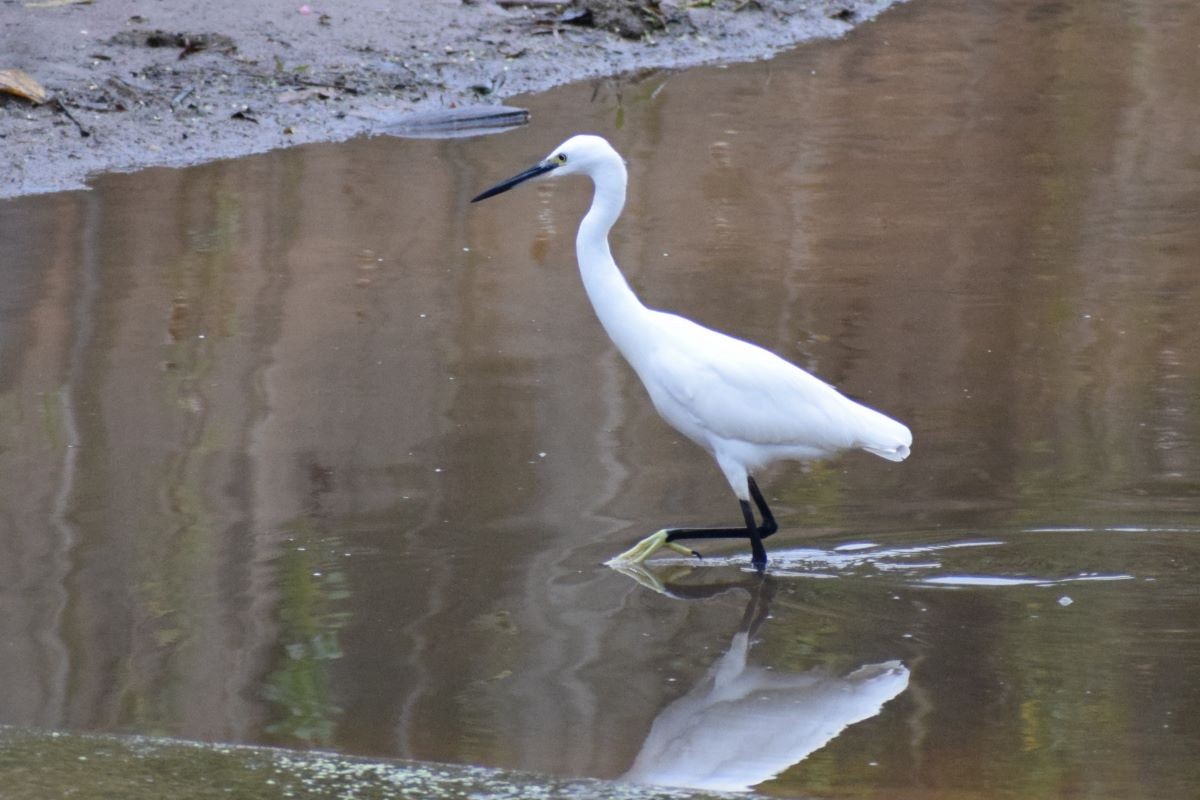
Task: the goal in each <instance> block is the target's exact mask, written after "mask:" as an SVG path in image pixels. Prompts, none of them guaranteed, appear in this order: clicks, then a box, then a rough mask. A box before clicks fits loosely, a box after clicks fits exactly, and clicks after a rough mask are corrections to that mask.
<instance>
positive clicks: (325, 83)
mask: <svg viewBox="0 0 1200 800" xmlns="http://www.w3.org/2000/svg"><path fill="white" fill-rule="evenodd" d="M51 2H54V0H51ZM58 2H62V0H58ZM582 2H584V3H585V4H587V5H590V6H592V7H594V8H595V9H597V13H596V14H595V15H588V16H582V12H581V11H580V9H578V8H575V7H573V6H567V5H565V4H564V5H554V4H552V3H549V2H546V0H527V3H528V4H527V5H522V4H518V3H515V2H512V0H408V2H406V3H404V4H400V5H399V7H394V5H393V4H392V3H390V2H389V0H361V2H358V3H356V4H355V5H354V6H353V7H352V8H350V9H347V10H342V9H340V8H338V9H333V8H331V9H330V10H329V11H324V10H323V7H322V6H321V4H320V3H319V2H318V3H316V4H314V5H308V4H302V3H301V2H295V3H293V2H288V3H287V4H286V5H284V4H280V5H275V6H273V7H266V4H242V3H240V2H238V1H237V0H213V1H212V2H210V3H208V4H188V3H185V2H183V0H158V1H157V2H148V1H147V0H139V1H137V2H130V3H122V4H120V5H121V7H120V8H112V7H111V5H112V4H106V3H91V2H78V0H76V2H73V3H67V4H63V5H50V6H45V5H39V4H37V3H34V4H32V6H31V5H28V4H26V3H25V2H24V0H0V36H2V39H0V44H2V46H0V70H9V69H20V70H23V71H24V72H25V73H27V74H28V75H29V76H30V77H32V78H33V79H34V80H35V81H36V82H37V83H38V84H40V85H41V86H42V87H44V88H45V89H46V91H47V92H48V93H50V94H51V95H52V99H50V100H49V101H48V102H45V103H42V104H39V105H34V104H32V103H30V102H29V101H27V100H25V99H20V98H18V97H15V96H11V95H3V96H2V97H3V99H0V148H3V151H4V153H5V155H6V156H7V158H6V162H7V165H8V169H7V170H6V171H5V172H4V174H3V177H0V199H4V198H10V197H19V196H24V195H32V194H41V193H46V192H56V191H66V190H72V189H81V188H86V181H87V179H88V177H89V176H90V175H93V174H98V173H104V172H131V171H136V170H139V169H143V168H146V167H154V166H168V167H182V166H189V165H194V164H199V163H203V162H207V161H214V160H219V159H225V158H236V157H239V156H244V155H251V154H254V153H262V152H266V151H268V150H273V149H276V148H280V147H289V146H293V145H299V144H308V143H313V142H336V141H343V140H346V139H349V138H352V137H355V136H359V135H364V134H379V133H388V132H389V129H391V128H395V127H397V126H398V125H401V124H403V123H404V121H405V120H406V119H407V118H409V117H410V116H411V115H414V114H420V115H427V114H428V113H429V112H431V111H436V110H440V109H456V108H462V107H464V106H474V105H494V104H497V103H502V102H503V101H504V100H506V99H508V98H511V97H513V96H515V95H519V94H526V93H530V92H538V91H544V90H547V89H550V88H552V87H554V86H559V85H562V84H565V83H571V82H574V81H578V80H587V79H599V78H606V77H613V76H619V75H626V74H632V73H636V72H639V71H644V70H655V69H683V68H686V67H692V66H699V65H701V64H711V63H717V62H725V63H733V62H744V61H753V60H758V59H764V58H769V57H771V56H773V55H775V54H777V53H779V52H781V51H784V50H787V49H790V48H792V47H794V46H796V45H798V44H801V43H803V42H805V41H810V40H814V39H829V38H837V37H840V36H842V35H844V34H845V33H847V32H849V31H850V30H852V29H853V28H854V27H855V26H857V25H859V24H862V23H864V22H868V21H870V20H872V19H874V18H875V17H876V16H878V15H879V14H880V13H881V12H882V11H884V10H886V9H887V8H889V7H890V6H892V5H894V4H895V3H896V2H897V0H810V2H802V1H801V0H758V2H755V1H754V0H751V2H742V0H713V2H712V4H711V5H708V6H697V7H688V4H687V3H685V2H683V0H679V2H668V0H662V1H661V2H659V3H657V4H653V5H655V7H656V8H657V9H658V10H659V11H660V12H661V14H660V16H659V17H658V18H657V21H658V22H660V23H665V25H664V26H663V27H660V28H658V29H654V30H646V31H644V32H643V33H642V35H641V36H640V38H626V37H625V36H622V35H620V34H618V33H616V32H614V31H613V30H608V29H602V28H599V27H596V25H597V24H604V25H606V26H607V27H609V28H613V27H617V25H618V23H615V22H613V21H612V20H611V19H609V18H606V17H604V16H602V15H601V14H600V13H599V12H600V11H601V10H603V9H604V8H606V7H611V9H613V10H619V9H618V7H619V6H621V5H623V2H622V0H582ZM626 33H627V34H629V33H630V32H629V31H628V30H627V31H626ZM392 132H394V131H392Z"/></svg>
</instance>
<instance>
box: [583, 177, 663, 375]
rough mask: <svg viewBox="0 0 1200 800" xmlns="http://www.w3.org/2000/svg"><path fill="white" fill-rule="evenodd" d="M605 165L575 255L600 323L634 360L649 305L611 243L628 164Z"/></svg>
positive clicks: (598, 179) (622, 201)
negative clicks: (619, 263)
mask: <svg viewBox="0 0 1200 800" xmlns="http://www.w3.org/2000/svg"><path fill="white" fill-rule="evenodd" d="M604 166H605V168H604V169H600V170H597V172H596V174H594V175H593V176H592V180H593V182H594V183H595V185H596V192H595V195H594V196H593V197H592V207H591V208H590V209H588V212H587V214H586V215H585V216H584V218H583V221H582V222H581V223H579V234H578V235H577V236H576V237H575V256H576V258H577V259H578V260H579V273H580V275H581V276H582V278H583V286H584V289H585V290H586V291H587V295H588V299H589V300H591V301H592V308H593V309H595V311H596V316H597V317H599V318H600V324H601V325H603V326H604V330H605V331H606V332H607V333H608V336H609V338H610V339H612V340H613V343H614V344H616V346H617V349H618V350H620V351H621V353H622V355H624V356H625V358H626V359H628V360H629V361H631V362H632V361H633V360H634V358H633V356H634V353H635V351H636V349H637V348H636V346H635V345H636V343H637V342H638V341H639V340H641V338H642V337H640V336H639V332H640V331H641V330H642V325H641V324H639V323H643V321H644V320H645V315H646V307H645V306H643V305H642V303H641V301H640V300H638V298H637V295H635V294H634V293H633V290H632V289H630V288H629V284H628V283H627V282H626V280H625V276H624V275H622V274H621V271H620V269H618V268H617V264H616V262H615V261H613V257H612V251H611V250H610V249H609V246H608V231H609V229H610V228H612V226H613V223H615V222H616V221H617V217H619V216H620V215H621V209H622V208H623V207H624V206H625V165H624V164H623V163H622V162H621V161H620V159H619V158H618V159H614V161H613V163H611V164H605V165H604ZM635 366H636V364H635Z"/></svg>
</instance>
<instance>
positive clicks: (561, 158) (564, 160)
mask: <svg viewBox="0 0 1200 800" xmlns="http://www.w3.org/2000/svg"><path fill="white" fill-rule="evenodd" d="M555 158H556V159H557V160H558V163H560V164H565V163H567V154H566V153H559V154H558V155H557V156H555Z"/></svg>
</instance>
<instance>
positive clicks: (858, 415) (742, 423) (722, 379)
mask: <svg viewBox="0 0 1200 800" xmlns="http://www.w3.org/2000/svg"><path fill="white" fill-rule="evenodd" d="M574 174H582V175H587V176H588V177H589V178H591V179H592V183H593V185H594V187H595V194H594V196H593V198H592V205H591V208H590V209H588V212H587V214H586V215H584V217H583V221H582V222H581V223H580V224H579V233H578V235H577V237H576V239H575V255H576V258H577V259H578V261H579V272H580V275H581V276H582V277H583V285H584V288H585V290H586V291H587V295H588V298H589V299H590V300H591V302H592V308H593V309H594V310H595V312H596V316H597V317H599V319H600V323H601V324H602V325H603V326H604V330H605V331H606V332H607V333H608V336H609V338H611V339H612V341H613V344H615V345H616V346H617V349H618V350H620V351H621V354H622V355H623V356H624V357H625V359H626V360H627V361H628V362H629V364H630V366H632V367H633V369H634V371H635V372H636V373H637V374H638V377H639V378H641V380H642V383H643V385H645V387H646V391H648V392H649V393H650V400H651V401H652V402H653V403H654V407H655V409H657V410H658V413H659V414H660V415H662V417H663V419H665V420H666V421H667V422H669V423H670V424H671V425H672V426H674V428H675V429H676V430H678V431H679V432H680V433H682V434H683V435H684V436H686V437H688V438H689V439H691V440H692V441H693V442H695V443H696V444H698V445H700V446H701V447H703V448H704V449H705V450H707V451H708V453H709V454H710V455H711V456H712V457H713V458H715V459H716V461H717V464H718V466H720V468H721V471H722V472H723V473H724V474H725V478H726V480H728V481H729V485H730V486H731V487H733V491H734V494H736V495H737V498H738V502H739V503H740V504H741V507H742V517H743V519H744V522H745V524H744V526H742V527H730V528H669V529H664V530H660V531H658V532H657V533H655V534H653V535H651V536H648V537H646V538H645V539H643V540H642V541H641V542H639V543H638V544H636V545H635V546H634V547H633V548H631V549H630V550H628V551H626V552H624V553H622V554H621V555H619V556H617V557H616V558H615V559H613V562H614V563H640V562H642V561H644V560H645V559H646V558H648V557H649V556H650V555H651V554H652V553H654V552H655V551H656V550H658V549H660V548H662V547H668V548H670V549H672V550H676V551H678V552H681V553H685V554H694V555H697V556H698V555H699V553H696V552H695V551H694V550H690V549H688V548H686V547H683V546H682V545H680V544H678V542H679V541H680V540H689V539H734V538H736V539H749V541H750V548H751V553H752V563H753V565H754V566H755V568H756V569H758V570H760V571H761V570H762V569H763V568H764V567H765V566H766V563H767V553H766V549H765V548H764V547H763V543H762V540H763V539H765V538H767V537H768V536H770V535H771V534H773V533H775V531H776V530H778V524H777V523H776V522H775V517H774V516H773V515H772V514H771V510H770V508H769V507H768V506H767V502H766V500H765V499H764V498H763V496H762V492H761V491H759V488H758V485H757V484H756V483H755V482H754V478H753V473H754V472H755V471H756V470H759V469H761V468H763V467H766V466H767V465H768V464H771V463H773V462H775V461H781V460H800V461H807V460H812V459H818V458H824V457H827V456H831V455H833V454H835V453H838V452H841V451H843V450H850V449H862V450H866V451H867V452H870V453H874V454H875V455H877V456H881V457H883V458H886V459H888V460H890V461H902V460H903V459H905V458H906V457H907V456H908V453H909V446H910V445H911V444H912V433H910V432H909V430H908V428H907V427H905V426H904V425H903V424H901V423H899V422H896V421H895V420H893V419H890V418H889V417H886V416H884V415H883V414H880V413H879V412H878V411H874V410H872V409H869V408H867V407H866V406H863V405H860V404H858V403H856V402H854V401H853V400H850V399H849V398H847V397H845V396H844V395H842V394H840V393H839V392H838V391H837V390H836V389H834V388H833V387H832V386H830V385H829V384H827V383H825V382H824V381H821V380H819V379H818V378H815V377H813V376H812V375H810V374H808V373H807V372H805V371H804V370H802V369H800V368H799V367H797V366H794V365H793V364H790V363H788V362H787V361H784V360H783V359H782V358H780V357H779V356H777V355H775V354H774V353H770V352H768V351H767V350H764V349H762V348H761V347H758V346H756V345H753V344H750V343H748V342H744V341H742V340H740V339H735V338H733V337H731V336H726V335H725V334H722V333H717V332H716V331H712V330H709V329H708V328H704V327H702V326H700V325H697V324H696V323H694V322H692V321H690V320H687V319H684V318H683V317H680V316H677V315H675V314H669V313H666V312H663V311H655V310H653V309H649V308H646V306H644V305H642V303H641V301H640V300H638V298H637V296H636V295H635V294H634V293H633V290H632V289H630V288H629V284H628V283H627V282H626V281H625V277H624V276H623V275H622V274H621V271H620V269H619V268H618V267H617V264H616V262H615V261H614V260H613V257H612V252H611V251H610V250H609V246H608V232H609V230H610V229H611V228H612V226H613V224H614V223H615V222H616V221H617V217H618V216H620V214H621V210H622V209H623V208H624V206H625V185H626V174H625V162H624V161H623V160H622V159H621V156H620V155H619V154H618V153H617V151H616V150H614V149H613V148H612V146H611V145H610V144H609V143H608V142H607V141H605V140H604V139H603V138H601V137H599V136H592V135H579V136H572V137H571V138H570V139H568V140H567V141H565V142H563V143H562V144H561V145H559V146H558V147H557V148H555V149H554V151H553V152H551V153H550V155H549V156H547V157H546V158H545V159H543V160H542V161H539V162H538V163H537V164H535V165H534V166H532V167H530V168H529V169H527V170H525V171H524V172H521V173H520V174H518V175H515V176H513V177H512V178H509V179H508V180H506V181H504V182H503V183H500V184H497V185H496V186H494V187H492V188H491V189H488V190H487V191H485V192H483V193H482V194H480V195H478V196H477V197H475V198H474V199H473V200H472V201H471V202H478V201H480V200H483V199H486V198H488V197H492V196H494V195H497V194H500V193H501V192H506V191H508V190H509V189H511V188H513V187H514V186H516V185H518V184H520V183H523V182H525V181H527V180H529V179H531V178H537V177H539V176H559V175H574ZM751 501H753V503H754V505H755V506H757V507H758V511H759V514H760V515H761V517H762V521H761V523H759V522H756V521H755V518H754V511H753V509H752V508H751V505H750V504H751Z"/></svg>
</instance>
